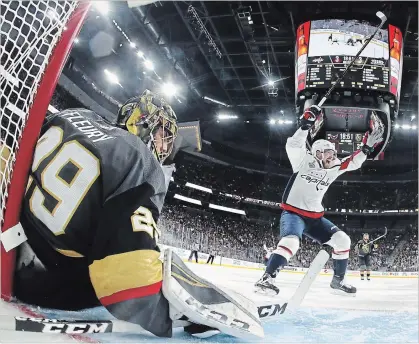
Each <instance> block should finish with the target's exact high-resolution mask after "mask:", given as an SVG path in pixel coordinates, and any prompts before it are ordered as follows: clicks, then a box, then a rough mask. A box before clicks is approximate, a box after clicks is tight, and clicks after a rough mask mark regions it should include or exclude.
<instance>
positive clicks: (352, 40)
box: [296, 19, 402, 99]
mask: <svg viewBox="0 0 419 344" xmlns="http://www.w3.org/2000/svg"><path fill="white" fill-rule="evenodd" d="M375 30H376V27H374V26H371V25H370V24H367V23H364V22H360V21H357V20H340V19H327V20H315V21H311V22H306V23H303V24H301V25H300V26H299V27H298V30H297V46H296V59H297V61H296V93H298V92H299V91H301V90H303V89H307V88H326V89H327V88H329V87H330V86H331V85H332V82H333V81H334V80H336V79H337V77H338V75H341V74H342V72H343V71H344V70H345V68H346V66H347V65H348V64H349V63H350V62H351V61H352V59H353V57H354V56H355V55H356V54H357V53H358V52H359V50H360V49H361V47H362V45H363V44H364V43H365V41H366V40H367V39H368V38H369V37H370V35H371V34H372V33H373V32H374V31H375ZM401 67H402V35H401V32H400V30H399V29H398V28H397V27H395V26H393V25H388V28H387V29H381V30H379V31H378V33H377V34H376V36H375V38H374V39H373V40H372V41H371V42H370V43H369V44H368V45H367V46H366V48H365V49H364V51H363V52H362V53H361V55H360V56H359V57H358V58H357V59H356V61H355V63H354V65H353V66H352V67H351V69H350V71H349V72H348V73H347V74H346V76H345V78H344V79H343V80H342V81H341V82H340V85H339V86H340V87H342V88H355V89H357V88H358V89H365V90H369V89H370V90H381V91H385V92H391V93H393V94H394V95H395V96H396V99H399V94H400V86H401V70H402V68H401Z"/></svg>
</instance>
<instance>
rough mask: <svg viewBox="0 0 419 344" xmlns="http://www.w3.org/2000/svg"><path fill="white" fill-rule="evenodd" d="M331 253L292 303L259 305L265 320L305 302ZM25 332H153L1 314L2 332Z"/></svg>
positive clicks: (316, 264)
mask: <svg viewBox="0 0 419 344" xmlns="http://www.w3.org/2000/svg"><path fill="white" fill-rule="evenodd" d="M329 257H330V256H329V254H328V253H327V252H326V251H325V250H321V251H320V252H319V253H318V254H317V256H316V258H314V260H313V262H312V263H311V265H310V268H309V269H308V271H307V273H306V274H305V276H304V277H303V279H302V281H301V282H300V284H299V286H298V288H297V289H296V291H295V292H294V294H293V296H292V297H291V299H290V301H289V302H286V303H283V304H282V305H281V304H279V303H274V304H268V305H264V306H258V314H259V318H260V319H261V320H263V319H265V318H268V317H272V316H277V315H280V314H283V313H284V312H285V311H286V310H287V309H288V310H294V309H295V308H297V307H298V306H300V305H301V302H302V301H303V299H304V297H305V296H306V294H307V292H308V290H309V288H310V286H311V285H312V284H313V282H314V280H315V278H316V276H317V275H318V274H319V273H320V271H321V270H322V269H323V267H324V266H325V264H326V262H327V261H328V259H329ZM189 324H190V322H188V321H182V320H176V321H174V323H173V327H184V326H187V325H189ZM4 330H6V331H23V332H42V333H66V334H94V333H109V332H116V333H118V332H119V333H136V334H142V335H150V333H149V332H147V331H146V330H144V329H143V328H142V327H141V326H139V325H136V324H133V323H130V322H126V321H122V320H117V319H112V320H98V319H95V320H88V319H87V320H63V319H45V318H42V317H41V316H40V317H39V318H35V317H14V316H8V315H0V331H4Z"/></svg>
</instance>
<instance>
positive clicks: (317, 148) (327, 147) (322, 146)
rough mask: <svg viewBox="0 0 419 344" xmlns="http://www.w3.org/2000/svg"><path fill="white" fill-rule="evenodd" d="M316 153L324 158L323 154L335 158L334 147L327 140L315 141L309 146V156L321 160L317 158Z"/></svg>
mask: <svg viewBox="0 0 419 344" xmlns="http://www.w3.org/2000/svg"><path fill="white" fill-rule="evenodd" d="M317 152H320V153H321V154H322V157H324V154H325V153H330V154H332V155H333V156H334V157H336V149H335V145H334V144H333V143H332V142H330V141H327V140H317V141H315V142H314V143H313V145H312V146H311V154H313V156H314V157H315V158H316V159H319V160H322V159H321V158H319V157H318V156H317Z"/></svg>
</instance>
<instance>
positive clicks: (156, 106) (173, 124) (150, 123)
mask: <svg viewBox="0 0 419 344" xmlns="http://www.w3.org/2000/svg"><path fill="white" fill-rule="evenodd" d="M117 125H118V126H120V127H122V128H124V129H126V130H128V131H129V132H130V133H131V134H134V135H136V136H139V137H140V138H141V140H142V141H143V142H144V143H145V144H147V146H148V148H149V149H150V150H151V151H152V153H153V154H154V156H155V157H156V158H157V160H159V162H160V163H163V162H164V160H165V159H166V158H167V157H168V156H169V155H170V154H171V153H172V150H173V145H174V141H175V139H176V137H177V134H178V126H177V118H176V114H175V112H174V111H173V109H172V107H171V106H170V105H169V104H167V103H166V101H165V100H164V99H163V98H162V97H160V96H158V95H156V94H154V93H152V92H150V91H149V90H146V91H144V93H143V94H142V95H141V96H139V97H134V98H131V99H129V100H127V101H126V102H125V104H124V105H122V107H121V108H120V109H119V112H118V118H117Z"/></svg>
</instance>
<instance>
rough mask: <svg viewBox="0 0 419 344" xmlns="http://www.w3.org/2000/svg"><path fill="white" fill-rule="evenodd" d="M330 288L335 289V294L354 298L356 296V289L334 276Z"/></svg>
mask: <svg viewBox="0 0 419 344" xmlns="http://www.w3.org/2000/svg"><path fill="white" fill-rule="evenodd" d="M330 287H331V288H332V289H333V291H334V294H338V295H346V296H352V297H354V296H356V288H355V287H353V286H351V285H350V284H347V283H345V281H344V279H342V278H340V277H338V276H333V279H332V282H330Z"/></svg>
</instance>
